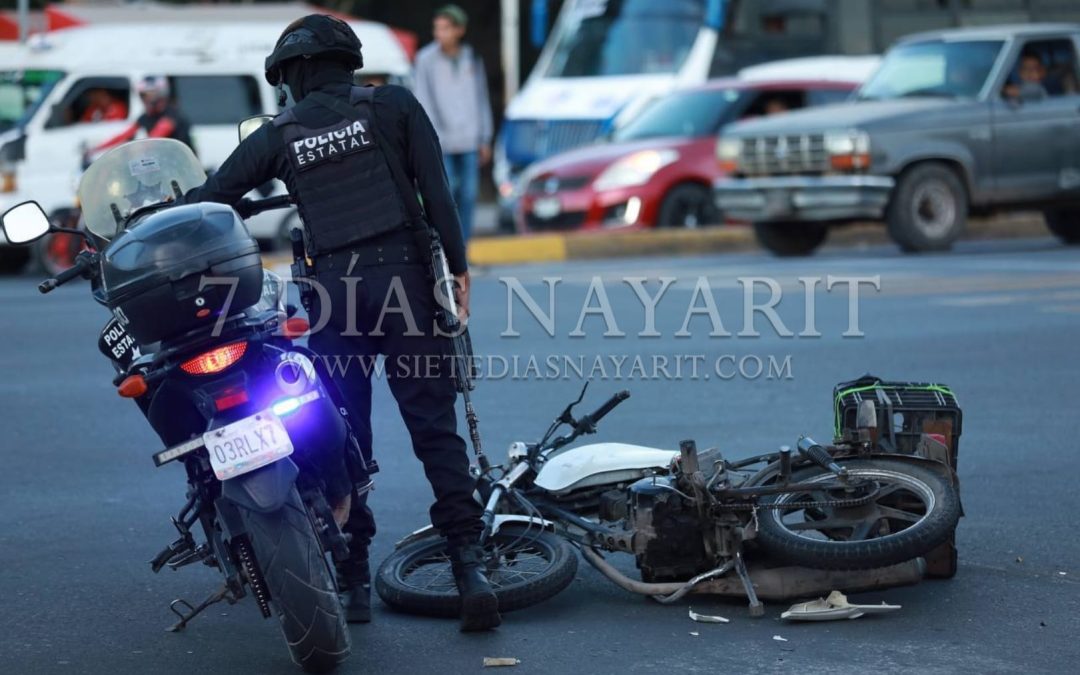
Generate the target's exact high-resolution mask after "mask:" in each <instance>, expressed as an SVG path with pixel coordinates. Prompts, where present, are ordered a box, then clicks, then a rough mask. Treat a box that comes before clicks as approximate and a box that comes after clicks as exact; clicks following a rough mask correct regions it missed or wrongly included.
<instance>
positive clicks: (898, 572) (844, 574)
mask: <svg viewBox="0 0 1080 675" xmlns="http://www.w3.org/2000/svg"><path fill="white" fill-rule="evenodd" d="M581 552H582V554H583V555H584V556H585V560H586V561H587V562H588V563H589V564H591V565H592V566H593V567H595V568H596V569H597V570H598V571H599V572H600V573H601V574H603V575H604V576H605V577H607V578H608V579H610V580H611V581H613V582H614V583H615V584H616V585H618V586H619V587H621V588H623V589H624V590H627V591H629V592H631V593H637V594H639V595H649V596H676V597H673V598H671V599H668V598H667V597H658V598H657V599H658V600H660V601H661V602H664V601H665V600H667V601H668V602H671V601H673V600H676V599H678V598H679V597H682V596H683V595H685V594H686V593H691V592H692V593H706V594H710V595H722V596H727V597H738V598H745V597H746V590H745V589H744V588H743V585H742V582H741V581H739V578H738V577H737V576H732V577H724V578H719V579H717V578H709V577H710V575H711V574H712V573H711V572H706V573H705V574H703V575H699V576H698V577H695V579H692V580H690V581H687V582H669V583H658V584H654V583H646V582H644V581H637V580H635V579H631V578H630V577H628V576H626V575H625V574H623V573H622V572H620V571H619V570H617V569H615V568H614V567H613V566H612V565H611V563H609V562H608V561H606V560H604V559H603V558H601V557H600V555H599V554H597V553H596V551H594V550H592V549H591V548H588V547H582V549H581ZM724 568H727V569H730V567H729V566H726V565H725V566H724V567H722V568H719V569H723V570H724V571H725V572H726V571H727V569H724ZM925 574H926V561H925V560H923V559H922V558H915V559H914V560H909V561H907V562H903V563H900V564H898V565H891V566H889V567H879V568H876V569H871V570H843V571H841V570H816V569H810V568H809V567H773V568H758V569H751V570H750V580H751V582H752V583H753V584H754V590H755V591H757V594H758V596H759V597H761V598H764V599H766V600H790V599H795V598H804V597H810V596H814V595H822V596H823V595H828V594H829V593H831V592H832V591H834V590H838V591H844V592H847V593H858V592H861V591H870V590H877V589H881V588H893V587H896V586H911V585H913V584H917V583H919V582H920V581H922V579H923V576H924V575H925ZM703 577H705V578H704V579H703ZM688 586H689V588H688Z"/></svg>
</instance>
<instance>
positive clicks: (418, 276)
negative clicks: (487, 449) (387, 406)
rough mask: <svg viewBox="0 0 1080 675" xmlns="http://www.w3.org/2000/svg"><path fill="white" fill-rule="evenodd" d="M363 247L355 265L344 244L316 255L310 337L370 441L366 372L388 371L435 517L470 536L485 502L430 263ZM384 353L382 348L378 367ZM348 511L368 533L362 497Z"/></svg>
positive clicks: (354, 530)
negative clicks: (463, 426) (461, 425)
mask: <svg viewBox="0 0 1080 675" xmlns="http://www.w3.org/2000/svg"><path fill="white" fill-rule="evenodd" d="M365 249H366V250H365V251H364V256H363V258H362V260H361V263H360V264H355V261H354V259H353V254H352V252H351V251H348V250H343V251H337V252H334V253H329V254H325V255H322V256H320V257H319V258H318V259H317V260H316V264H315V268H316V272H315V278H316V281H317V282H318V286H317V287H316V289H317V292H316V295H317V296H319V297H318V299H317V302H316V307H315V308H313V311H312V331H313V332H312V335H311V338H310V340H309V346H310V348H311V349H312V351H314V352H315V353H316V354H318V355H319V356H320V358H322V359H323V360H324V361H325V363H326V365H327V367H328V369H329V370H330V372H331V374H332V376H333V378H334V380H335V382H336V384H337V385H338V387H339V388H340V389H341V392H342V394H343V395H344V397H345V399H346V401H347V409H348V413H349V416H350V417H351V421H352V425H353V428H354V431H355V432H356V434H357V436H358V440H359V441H360V444H361V446H363V447H364V448H365V449H368V450H371V449H373V447H372V442H373V441H372V432H371V391H372V384H371V380H372V377H378V378H381V377H385V379H386V380H387V383H388V385H389V387H390V392H391V393H392V394H393V396H394V399H395V400H396V401H397V404H398V409H399V410H400V412H401V416H402V419H403V420H404V422H405V426H406V427H407V428H408V430H409V435H410V437H411V439H412V446H413V452H414V453H416V456H417V458H418V459H419V460H420V462H421V463H422V464H423V467H424V473H425V474H426V476H427V479H428V482H430V483H431V488H432V491H433V492H434V494H435V503H434V504H433V505H432V507H431V510H430V513H431V522H432V524H433V525H434V526H435V527H436V528H437V529H438V530H439V531H440V533H442V534H443V535H444V536H446V537H447V538H449V539H451V540H456V541H460V542H462V543H467V542H469V541H471V540H473V539H475V538H476V537H477V536H478V535H479V533H480V531H481V529H482V525H481V522H480V516H481V514H482V512H483V508H482V507H481V506H480V505H479V503H477V501H476V500H475V499H474V497H473V490H474V488H475V481H474V480H473V478H472V476H471V475H470V473H469V458H468V451H467V449H466V446H465V441H464V440H463V439H462V438H461V436H459V435H458V433H457V412H456V410H455V407H454V404H455V402H456V400H457V391H456V389H455V388H454V383H453V381H452V380H451V379H450V372H451V371H450V368H449V362H448V361H447V357H448V356H449V347H450V341H449V340H448V339H446V338H444V337H440V336H437V335H436V334H435V332H434V317H435V309H436V305H435V299H434V293H433V291H432V287H431V284H430V282H429V281H428V276H427V271H426V269H425V267H424V266H423V265H421V264H417V263H416V262H414V261H415V260H416V258H415V256H413V257H412V258H411V260H410V261H409V262H407V263H405V262H386V263H380V264H368V265H365V264H363V262H371V261H373V258H372V256H371V249H370V248H369V247H365ZM387 257H389V256H387ZM351 263H353V264H352V269H350V264H351ZM320 324H325V325H322V326H320ZM320 327H321V330H319V329H320ZM380 354H381V355H383V356H385V357H386V358H385V361H384V362H383V364H382V370H380V369H379V368H378V367H377V363H378V362H377V356H378V355H380ZM349 520H350V522H349V524H348V525H347V526H346V528H345V530H346V532H349V533H351V534H352V535H353V541H354V542H355V541H357V539H358V538H360V539H361V540H369V539H370V537H371V535H373V534H374V532H375V528H374V521H373V519H372V516H371V512H370V510H369V509H368V507H367V505H366V499H362V500H354V508H353V511H352V512H351V513H350V519H349Z"/></svg>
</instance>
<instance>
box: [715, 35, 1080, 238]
mask: <svg viewBox="0 0 1080 675" xmlns="http://www.w3.org/2000/svg"><path fill="white" fill-rule="evenodd" d="M1078 48H1080V25H1076V24H1025V25H1017V26H996V27H986V28H968V29H958V30H947V31H939V32H933V33H920V34H917V35H912V36H909V37H906V38H904V39H902V40H900V41H899V42H898V43H897V44H896V45H894V46H893V47H892V48H891V49H890V50H889V52H888V53H887V54H886V56H885V59H884V60H883V62H882V64H881V67H880V69H879V70H878V71H877V72H876V73H875V74H874V75H873V76H872V77H871V78H870V79H869V80H868V81H867V82H866V83H865V84H864V85H863V86H862V87H861V88H860V89H859V90H858V92H856V94H855V95H854V97H853V99H852V100H851V101H849V102H846V103H842V104H838V105H832V106H826V107H819V108H814V109H811V110H805V111H798V112H792V113H787V114H781V115H776V116H773V117H764V118H759V119H754V120H748V121H746V122H742V123H739V124H737V125H734V126H730V127H728V128H727V129H725V130H724V135H723V136H722V137H721V138H720V140H719V142H718V145H717V154H718V157H719V161H720V162H721V164H722V165H723V166H724V167H725V169H726V170H727V172H728V174H729V177H726V178H722V179H720V180H718V181H717V182H716V184H715V186H714V189H715V197H716V204H717V206H718V207H719V208H720V209H721V210H722V211H723V212H724V213H725V215H727V216H728V217H730V218H736V219H740V220H749V221H751V222H753V223H754V230H755V233H756V234H757V237H758V240H759V242H760V243H761V244H762V245H763V246H764V247H765V248H767V249H769V250H771V251H773V252H774V253H776V254H778V255H806V254H808V253H810V252H812V251H813V250H814V249H815V248H816V247H817V246H819V245H820V244H821V243H822V242H823V241H825V238H826V237H827V236H828V230H829V228H830V227H832V226H835V225H840V224H844V223H850V222H853V221H865V220H884V221H885V224H886V225H887V226H888V230H889V234H890V236H891V237H892V239H893V240H894V241H895V242H896V243H897V244H899V245H900V247H901V248H902V249H904V250H905V251H931V250H942V249H947V248H948V247H949V246H950V245H951V244H952V243H953V242H954V241H955V240H956V239H957V238H958V237H959V236H960V235H961V234H962V233H963V231H964V227H965V225H966V222H967V218H968V214H969V212H983V213H985V212H990V211H994V210H998V209H1013V208H1037V209H1039V210H1041V211H1042V212H1043V214H1044V217H1045V220H1046V224H1047V226H1048V227H1049V228H1050V230H1051V231H1052V232H1053V233H1054V234H1055V235H1057V236H1058V237H1059V238H1060V239H1062V240H1063V241H1065V242H1067V243H1070V244H1077V243H1080V86H1078V79H1077V75H1078V68H1077V52H1078Z"/></svg>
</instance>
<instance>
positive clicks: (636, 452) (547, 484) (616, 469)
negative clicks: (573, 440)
mask: <svg viewBox="0 0 1080 675" xmlns="http://www.w3.org/2000/svg"><path fill="white" fill-rule="evenodd" d="M678 456H679V453H678V452H677V451H675V450H661V449H659V448H647V447H645V446H641V445H629V444H627V443H593V444H591V445H582V446H580V447H577V448H571V449H570V450H566V451H564V452H562V453H560V454H558V455H555V456H554V457H552V458H551V459H549V460H548V461H547V463H546V464H544V467H543V468H542V469H540V473H539V475H537V477H536V481H535V483H536V485H538V486H539V487H541V488H543V489H545V490H547V491H549V492H552V493H555V494H558V493H561V492H569V491H570V490H577V489H580V488H584V487H593V486H596V485H604V484H606V483H625V482H629V481H633V480H637V479H638V478H642V477H644V476H645V475H646V474H648V473H649V472H653V471H663V470H666V469H667V468H668V467H670V466H671V463H672V461H673V460H674V459H675V458H676V457H678Z"/></svg>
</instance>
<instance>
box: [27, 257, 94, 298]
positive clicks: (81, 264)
mask: <svg viewBox="0 0 1080 675" xmlns="http://www.w3.org/2000/svg"><path fill="white" fill-rule="evenodd" d="M86 268H87V260H86V258H85V257H83V256H82V255H80V256H79V257H77V258H76V259H75V264H74V265H72V266H71V267H69V268H68V269H66V270H64V271H63V272H61V273H60V274H57V275H56V276H55V277H53V278H51V279H46V280H45V281H42V282H41V283H40V284H38V292H39V293H50V292H52V291H54V290H56V289H57V288H59V287H60V286H63V285H64V284H66V283H67V282H69V281H72V280H73V279H77V278H79V277H81V276H82V275H83V272H85V271H86Z"/></svg>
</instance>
